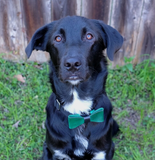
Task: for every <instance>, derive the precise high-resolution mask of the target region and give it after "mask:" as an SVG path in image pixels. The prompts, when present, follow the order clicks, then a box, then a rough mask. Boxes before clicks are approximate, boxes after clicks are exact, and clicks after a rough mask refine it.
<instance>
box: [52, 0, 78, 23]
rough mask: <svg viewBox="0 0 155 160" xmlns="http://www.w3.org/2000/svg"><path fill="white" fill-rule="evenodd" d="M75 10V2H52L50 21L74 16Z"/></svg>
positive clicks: (56, 0) (67, 0) (64, 0)
mask: <svg viewBox="0 0 155 160" xmlns="http://www.w3.org/2000/svg"><path fill="white" fill-rule="evenodd" d="M76 8H77V6H76V0H53V1H52V12H53V14H52V19H53V20H58V19H60V18H63V17H65V16H68V15H70V16H72V15H76Z"/></svg>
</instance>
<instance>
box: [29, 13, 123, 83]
mask: <svg viewBox="0 0 155 160" xmlns="http://www.w3.org/2000/svg"><path fill="white" fill-rule="evenodd" d="M122 42H123V40H122V37H121V35H120V34H119V33H118V32H117V31H116V30H115V29H113V28H112V27H110V26H108V25H106V24H104V23H103V22H101V21H97V20H91V19H87V18H83V17H78V16H73V17H66V18H63V19H61V20H58V21H54V22H52V23H50V24H48V25H46V26H44V27H42V28H40V29H38V30H37V31H36V33H35V34H34V36H33V37H32V40H31V42H30V43H29V45H28V47H27V48H26V53H27V55H28V57H29V56H30V55H31V52H32V50H33V49H37V50H43V51H47V52H49V53H50V56H51V60H52V62H53V64H54V67H55V71H56V74H57V76H58V77H59V79H60V80H61V81H62V82H64V83H68V82H69V83H71V84H72V85H76V84H78V83H80V82H83V81H86V80H87V79H88V78H89V77H91V76H92V75H93V74H94V73H95V72H100V71H101V70H102V69H103V68H104V67H106V66H105V65H103V63H102V61H103V53H102V51H103V50H104V49H105V48H107V54H108V57H109V59H111V60H112V59H113V54H114V53H115V52H116V51H117V50H118V49H119V48H120V47H121V45H122ZM96 62H97V63H96Z"/></svg>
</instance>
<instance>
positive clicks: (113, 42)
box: [26, 16, 123, 160]
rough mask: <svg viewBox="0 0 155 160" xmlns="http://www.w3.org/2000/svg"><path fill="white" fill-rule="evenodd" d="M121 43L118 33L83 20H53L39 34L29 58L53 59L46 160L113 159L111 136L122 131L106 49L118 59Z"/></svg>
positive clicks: (32, 45) (28, 53)
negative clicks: (45, 55)
mask: <svg viewBox="0 0 155 160" xmlns="http://www.w3.org/2000/svg"><path fill="white" fill-rule="evenodd" d="M122 43H123V38H122V36H121V35H120V34H119V33H118V32H117V31H116V30H115V29H114V28H112V27H110V26H108V25H106V24H104V23H103V22H102V21H99V20H92V19H87V18H84V17H78V16H73V17H66V18H63V19H60V20H58V21H54V22H52V23H50V24H48V25H45V26H43V27H42V28H40V29H38V30H37V31H36V32H35V34H34V35H33V37H32V39H31V41H30V43H29V44H28V46H27V48H26V54H27V56H28V57H30V55H31V53H32V51H33V50H34V49H36V50H42V51H47V52H49V54H50V57H51V61H50V70H51V71H50V83H51V85H52V90H53V93H52V95H51V96H50V98H49V101H48V104H47V107H46V111H47V119H46V141H45V144H44V152H43V157H42V159H43V160H56V159H58V160H79V159H82V160H97V159H100V160H111V159H112V157H113V154H114V144H113V142H112V136H113V135H115V134H116V133H117V131H118V130H119V127H118V125H117V123H116V122H115V120H114V119H113V118H112V115H111V112H112V105H111V103H110V101H109V99H108V97H107V95H106V91H105V83H106V78H107V60H106V58H105V56H104V55H103V50H104V49H106V48H107V56H108V58H109V59H110V60H113V55H114V53H115V52H116V51H117V50H118V49H119V48H120V47H121V46H122ZM74 114H75V115H74ZM77 114H78V115H77ZM94 119H95V120H94Z"/></svg>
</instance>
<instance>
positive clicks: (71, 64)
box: [64, 58, 81, 70]
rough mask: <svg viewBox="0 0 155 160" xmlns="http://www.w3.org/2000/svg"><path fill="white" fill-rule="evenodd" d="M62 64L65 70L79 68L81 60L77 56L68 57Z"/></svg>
mask: <svg viewBox="0 0 155 160" xmlns="http://www.w3.org/2000/svg"><path fill="white" fill-rule="evenodd" d="M64 66H65V67H66V69H67V70H79V68H80V67H81V61H80V59H78V58H69V59H67V60H66V61H65V64H64Z"/></svg>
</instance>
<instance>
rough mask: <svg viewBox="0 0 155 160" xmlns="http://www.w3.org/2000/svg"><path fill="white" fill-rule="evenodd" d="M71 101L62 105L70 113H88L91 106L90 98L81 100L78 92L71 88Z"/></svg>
mask: <svg viewBox="0 0 155 160" xmlns="http://www.w3.org/2000/svg"><path fill="white" fill-rule="evenodd" d="M72 94H73V101H72V102H71V103H69V104H66V105H65V106H64V109H65V110H66V111H68V112H70V113H72V114H81V113H86V114H89V111H90V110H91V106H92V100H91V98H87V100H82V99H80V98H79V96H78V93H77V92H76V91H75V90H73V92H72Z"/></svg>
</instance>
